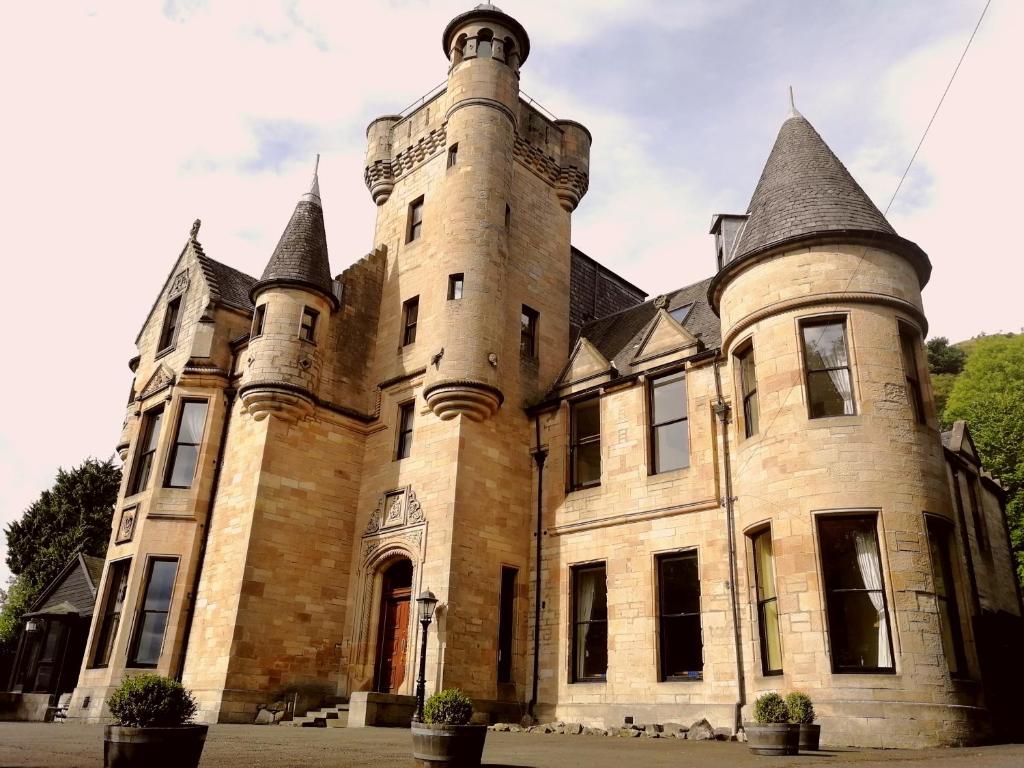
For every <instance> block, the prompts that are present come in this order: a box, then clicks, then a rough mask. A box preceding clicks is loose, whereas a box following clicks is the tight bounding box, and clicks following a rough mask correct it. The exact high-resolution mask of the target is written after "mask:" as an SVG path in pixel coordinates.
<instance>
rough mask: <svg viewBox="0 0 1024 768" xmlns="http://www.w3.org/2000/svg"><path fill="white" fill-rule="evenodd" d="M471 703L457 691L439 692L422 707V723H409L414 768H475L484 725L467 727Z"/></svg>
mask: <svg viewBox="0 0 1024 768" xmlns="http://www.w3.org/2000/svg"><path fill="white" fill-rule="evenodd" d="M472 717H473V702H471V701H470V700H469V697H467V696H466V695H465V694H464V693H463V692H462V691H460V690H458V689H457V688H449V689H446V690H444V691H439V692H438V693H435V694H434V695H433V696H431V697H430V698H429V699H427V702H426V704H425V705H424V706H423V722H417V721H415V720H414V721H413V723H412V756H413V759H414V760H415V762H416V765H420V766H434V765H437V764H444V765H448V766H451V768H477V766H479V765H480V760H481V758H482V757H483V754H484V740H485V739H486V738H487V725H486V724H479V725H478V724H470V722H469V721H470V718H472Z"/></svg>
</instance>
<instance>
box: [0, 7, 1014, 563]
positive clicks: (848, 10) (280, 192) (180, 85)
mask: <svg viewBox="0 0 1024 768" xmlns="http://www.w3.org/2000/svg"><path fill="white" fill-rule="evenodd" d="M473 4H474V2H473V1H472V0H458V1H454V0H394V2H383V1H376V0H365V1H364V2H360V3H354V2H353V3H348V2H338V1H337V0H334V1H332V2H312V1H310V2H306V1H304V0H293V1H292V2H244V3H243V2H221V3H218V2H202V0H167V1H166V2H158V1H153V2H147V1H145V0H132V2H89V0H83V1H81V2H64V3H60V2H57V3H16V4H7V5H5V6H4V8H3V10H2V12H0V13H2V24H0V71H2V72H3V73H4V87H3V94H4V107H5V108H4V114H5V117H4V119H3V121H2V122H0V145H2V147H3V148H4V150H5V154H6V157H5V158H4V163H3V171H2V176H0V211H3V216H4V221H3V230H4V234H5V238H4V239H5V243H6V245H5V247H4V253H3V255H2V256H0V258H2V263H3V269H4V278H5V279H4V282H3V286H4V289H5V290H4V292H3V301H0V328H3V329H4V330H3V334H4V337H5V339H6V350H7V351H6V353H5V355H4V366H3V375H2V376H0V395H2V401H3V402H4V403H5V405H6V406H7V414H6V417H5V418H4V420H3V427H2V428H0V523H3V524H6V522H7V521H9V520H13V519H15V518H17V517H18V516H20V514H21V513H22V511H23V510H24V509H25V507H26V506H27V505H28V504H29V503H31V501H32V500H33V499H35V498H36V496H37V495H38V494H39V492H40V491H41V490H43V489H44V488H46V487H48V486H49V485H50V484H51V483H52V482H53V478H54V474H55V472H56V469H57V467H58V466H64V467H70V466H73V465H76V464H78V463H80V462H81V461H82V460H83V459H85V458H86V457H87V456H90V455H93V456H98V457H107V456H110V455H111V454H112V453H113V450H114V445H115V443H116V441H117V439H118V436H119V433H120V427H121V421H122V419H123V416H124V402H125V398H126V397H127V394H128V387H129V384H130V381H131V374H130V372H129V371H128V366H127V362H128V360H129V358H131V357H132V356H133V355H134V354H135V349H134V345H133V342H134V339H135V335H136V333H137V332H138V329H139V327H140V326H141V324H142V322H143V320H144V319H145V316H146V313H147V312H148V310H149V308H150V306H151V305H152V302H153V300H154V298H155V296H156V293H157V292H158V291H159V290H160V287H161V285H162V282H163V280H164V279H165V278H166V276H167V273H168V271H169V270H170V269H171V267H172V265H173V262H174V260H175V258H176V257H177V255H178V253H179V251H180V249H181V247H182V245H183V244H184V242H185V238H186V236H187V234H188V231H189V227H190V226H191V224H192V221H193V220H194V219H196V218H201V219H202V220H203V227H202V231H201V232H200V236H199V239H200V241H201V242H202V243H203V246H204V248H205V250H206V253H207V254H209V255H210V256H211V257H213V258H215V259H217V260H219V261H222V262H225V263H227V264H230V265H232V266H234V267H236V268H238V269H241V270H243V271H246V272H248V273H250V274H253V275H259V274H260V272H261V271H262V269H263V267H264V265H265V263H266V261H267V259H268V258H269V257H270V254H271V252H272V250H273V247H274V244H275V243H276V241H277V238H278V237H279V235H280V233H281V230H282V229H283V228H284V226H285V224H286V223H287V221H288V217H289V216H290V214H291V211H292V208H293V207H294V205H295V202H296V200H297V199H298V197H299V195H300V194H301V193H302V192H303V191H305V188H306V185H307V184H308V181H309V176H310V173H311V170H312V164H313V156H314V155H315V153H317V152H320V153H321V154H322V159H321V163H320V186H321V190H322V194H323V201H324V208H325V215H326V223H327V239H328V245H329V248H330V254H331V266H332V270H333V271H334V272H335V273H338V272H340V271H341V270H342V269H344V268H345V267H346V266H348V265H349V264H350V263H352V262H353V261H355V260H356V259H358V258H359V257H360V256H362V255H363V254H365V253H366V252H367V251H368V250H369V249H370V248H371V246H372V237H373V225H374V211H375V208H374V206H373V203H372V202H371V200H370V196H369V194H368V192H367V191H366V188H365V186H364V184H363V153H364V149H365V144H364V142H365V138H364V130H365V127H366V125H367V123H368V122H369V121H370V120H371V119H373V118H374V117H376V116H377V115H381V114H390V113H394V112H396V111H398V110H401V109H402V108H403V107H405V106H406V105H408V104H410V103H411V102H413V101H414V100H415V99H417V98H418V97H419V96H421V95H422V94H424V93H425V92H427V91H429V90H430V89H432V88H433V87H434V86H436V85H438V84H439V83H441V82H442V81H443V80H444V79H445V73H446V68H447V64H446V60H445V59H444V56H443V53H442V51H441V43H440V36H441V32H442V30H443V28H444V26H445V24H446V23H447V22H448V20H449V19H451V18H452V17H453V16H455V15H456V14H458V13H460V12H462V11H464V10H468V9H469V8H470V7H472V5H473ZM499 5H501V6H502V8H503V9H504V10H505V11H506V12H508V13H510V14H512V15H514V16H515V17H516V18H518V19H519V21H520V22H522V23H523V25H524V26H525V27H526V29H527V31H528V32H529V34H530V37H531V41H532V50H531V54H530V58H529V61H528V62H527V63H526V64H525V65H524V67H523V70H522V88H523V91H524V92H525V93H527V94H529V95H530V96H532V97H533V98H534V99H536V100H537V101H539V102H540V103H541V104H542V105H544V107H546V108H547V109H548V110H550V111H551V112H553V113H554V114H556V115H557V116H558V117H561V118H568V119H573V120H577V121H579V122H582V123H583V124H584V125H586V126H587V127H588V128H589V129H590V130H591V132H592V133H593V136H594V143H593V150H592V155H591V184H590V192H589V194H588V195H587V197H586V198H584V200H583V202H582V203H581V205H580V207H579V209H578V210H577V212H576V213H575V215H574V217H573V241H574V243H575V244H576V245H577V246H578V247H580V248H582V249H583V250H584V251H586V252H587V253H588V254H590V255H591V256H593V257H594V258H596V259H597V260H599V261H601V262H602V263H604V264H606V265H607V266H609V267H610V268H612V269H614V270H616V271H618V272H619V273H620V274H622V275H623V276H624V277H626V278H627V279H629V280H631V281H633V282H634V283H636V284H637V285H639V286H640V287H641V288H644V289H645V290H647V291H649V292H650V293H651V294H652V295H653V294H657V293H661V292H664V291H666V290H669V289H672V288H676V287H679V286H682V285H686V284H688V283H691V282H694V281H696V280H699V279H702V278H704V277H706V276H708V275H709V274H711V272H712V270H713V269H714V252H713V248H712V242H711V238H710V236H709V235H708V234H707V229H708V225H709V223H710V221H711V216H712V214H714V213H717V212H737V213H740V212H743V211H744V210H745V209H746V206H747V203H748V202H749V199H750V195H751V193H752V192H753V188H754V185H755V184H756V183H757V178H758V176H759V174H760V171H761V168H762V167H763V165H764V162H765V160H766V159H767V156H768V152H769V151H770V149H771V145H772V142H773V141H774V138H775V135H776V133H777V131H778V129H779V126H780V124H781V122H782V120H783V118H784V116H785V114H786V111H787V106H788V104H787V94H786V89H787V86H789V85H790V84H792V85H793V87H794V89H795V91H796V101H797V107H798V108H799V109H800V111H801V112H802V113H803V114H804V115H805V116H806V117H807V118H808V119H809V120H810V121H811V123H812V124H813V125H814V126H815V127H816V128H817V129H818V131H819V132H820V133H821V134H822V136H823V137H824V138H825V140H826V141H827V142H828V143H829V145H830V146H831V147H832V149H833V150H834V151H835V152H836V153H837V154H838V155H839V157H840V159H842V160H843V161H844V162H845V163H846V164H847V166H848V167H849V168H850V170H851V171H852V173H853V175H854V176H855V177H856V178H857V179H858V181H860V183H861V184H862V186H864V188H865V189H866V190H867V192H868V194H869V195H871V197H872V198H873V199H874V200H875V202H876V204H878V206H879V207H880V208H884V207H885V205H886V203H887V202H888V200H889V197H890V196H891V195H892V192H893V190H894V189H895V186H896V182H897V180H898V179H899V176H900V175H901V173H902V172H903V169H904V167H905V166H906V164H907V162H908V161H909V160H910V157H911V155H912V153H913V150H914V147H915V146H916V144H917V142H918V140H919V139H920V137H921V133H922V131H923V130H924V127H925V125H926V124H927V123H928V119H929V118H930V117H931V113H932V111H933V109H934V108H935V105H936V103H937V101H938V98H939V96H940V95H941V93H942V90H943V88H944V87H945V85H946V82H947V80H948V78H949V75H950V74H951V72H952V70H953V67H954V66H955V64H956V61H957V59H958V58H959V56H960V53H961V51H962V49H963V46H964V44H965V43H966V41H967V38H968V37H969V35H970V32H971V30H972V29H973V28H974V24H975V23H976V22H977V19H978V16H979V14H980V13H981V9H982V7H983V6H984V0H915V1H908V0H888V1H887V2H880V1H870V0H848V1H845V2H842V1H832V2H827V3H824V2H820V1H819V0H800V1H798V0H788V1H787V0H775V1H774V2H763V1H762V0H692V1H689V2H684V1H683V0H658V1H657V2H655V1H653V0H512V1H509V0H506V2H499ZM1022 38H1024V3H1022V2H1018V0H993V2H992V5H991V7H990V8H989V11H988V14H987V16H986V17H985V20H984V23H983V24H982V27H981V29H980V31H979V32H978V35H977V37H976V39H975V41H974V44H973V46H972V48H971V51H970V53H969V54H968V56H967V59H966V60H965V63H964V65H963V67H962V68H961V70H960V73H959V75H958V76H957V80H956V82H955V83H954V84H953V87H952V90H951V91H950V93H949V96H948V97H947V98H946V102H945V104H944V106H943V108H942V111H941V112H940V114H939V117H938V119H937V120H936V123H935V125H934V126H933V128H932V130H931V133H930V134H929V136H928V139H927V141H926V142H925V145H924V147H923V149H922V150H921V153H920V155H919V156H918V159H917V161H916V163H915V165H914V167H913V169H912V171H911V173H910V175H909V177H908V178H907V181H906V182H905V183H904V186H903V189H902V191H901V192H900V195H899V197H898V198H897V200H896V203H895V205H894V206H893V208H892V210H891V211H890V213H889V219H890V221H891V222H892V224H893V225H894V226H895V227H896V229H897V231H899V233H900V234H901V235H903V236H904V237H908V238H910V239H911V240H914V241H916V242H917V243H918V244H919V245H920V246H921V247H922V248H924V250H925V251H927V252H928V254H929V255H930V257H931V260H932V263H933V265H934V272H933V277H932V281H931V283H930V284H929V286H928V287H927V288H926V290H925V293H924V299H925V309H926V311H927V314H928V316H929V319H930V321H931V335H944V336H948V337H950V338H951V339H952V340H960V339H965V338H969V337H971V336H974V335H976V334H977V333H979V332H983V331H984V332H987V333H994V332H997V331H1011V330H1013V331H1017V330H1020V329H1021V326H1024V310H1022V307H1021V300H1020V293H1021V288H1020V284H1021V278H1022V277H1024V267H1022V265H1021V262H1022V257H1024V253H1022V246H1021V243H1020V241H1019V240H1018V239H1017V238H1016V237H1015V236H1014V235H1013V234H1012V233H1013V232H1014V231H1016V225H1017V223H1018V222H1017V219H1016V216H1017V215H1018V214H1019V211H1018V210H1017V205H1018V204H1019V200H1020V198H1021V187H1020V180H1021V179H1024V152H1022V151H1021V141H1022V139H1021V137H1022V136H1024V115H1022V107H1021V98H1020V88H1021V81H1022V76H1024V46H1022V44H1021V40H1022ZM4 552H5V542H4V541H2V540H0V555H3V554H4ZM6 577H7V569H6V565H4V564H2V563H0V583H3V582H5V581H6Z"/></svg>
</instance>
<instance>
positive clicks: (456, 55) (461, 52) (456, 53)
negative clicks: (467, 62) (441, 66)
mask: <svg viewBox="0 0 1024 768" xmlns="http://www.w3.org/2000/svg"><path fill="white" fill-rule="evenodd" d="M465 55H466V36H465V35H459V37H458V39H457V40H456V41H455V44H454V45H453V46H452V66H453V67H457V66H458V65H459V64H461V63H462V57H463V56H465Z"/></svg>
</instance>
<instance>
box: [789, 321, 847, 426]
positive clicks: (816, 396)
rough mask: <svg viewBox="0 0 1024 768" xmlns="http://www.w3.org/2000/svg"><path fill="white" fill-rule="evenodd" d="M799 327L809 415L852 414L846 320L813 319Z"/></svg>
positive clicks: (817, 416) (816, 417) (814, 416)
mask: <svg viewBox="0 0 1024 768" xmlns="http://www.w3.org/2000/svg"><path fill="white" fill-rule="evenodd" d="M800 330H801V334H802V336H803V342H804V366H805V369H806V374H807V402H808V405H809V407H810V416H811V418H812V419H818V418H822V417H824V416H852V415H853V414H854V413H856V409H855V408H854V404H853V376H852V375H851V373H850V358H849V355H848V354H847V346H846V322H845V321H844V320H824V321H822V320H815V321H813V322H806V323H801V326H800Z"/></svg>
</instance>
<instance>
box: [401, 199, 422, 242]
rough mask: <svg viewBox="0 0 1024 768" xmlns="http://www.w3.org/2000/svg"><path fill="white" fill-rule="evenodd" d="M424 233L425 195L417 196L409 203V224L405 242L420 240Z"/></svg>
mask: <svg viewBox="0 0 1024 768" xmlns="http://www.w3.org/2000/svg"><path fill="white" fill-rule="evenodd" d="M422 233H423V197H422V196H420V197H417V198H416V199H415V200H413V201H412V202H411V203H409V224H408V226H407V231H406V237H405V242H407V243H411V242H412V241H413V240H418V239H419V237H420V235H421V234H422Z"/></svg>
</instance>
